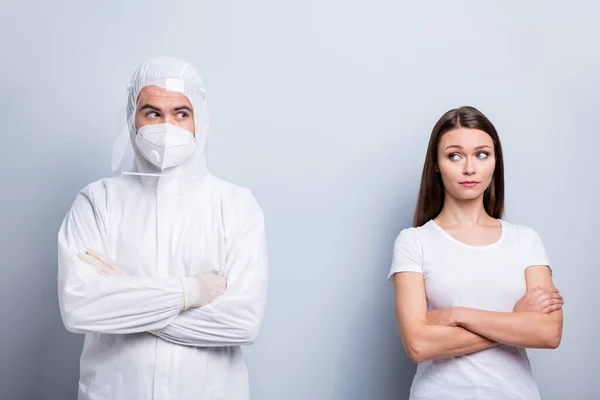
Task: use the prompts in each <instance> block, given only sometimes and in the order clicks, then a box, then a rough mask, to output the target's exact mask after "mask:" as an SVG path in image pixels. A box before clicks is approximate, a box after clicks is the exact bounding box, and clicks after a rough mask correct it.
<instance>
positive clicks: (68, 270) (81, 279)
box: [58, 186, 183, 334]
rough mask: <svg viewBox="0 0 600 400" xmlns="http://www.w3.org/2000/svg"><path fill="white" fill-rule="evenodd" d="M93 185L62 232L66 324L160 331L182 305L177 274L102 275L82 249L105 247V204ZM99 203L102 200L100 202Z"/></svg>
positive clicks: (80, 328)
mask: <svg viewBox="0 0 600 400" xmlns="http://www.w3.org/2000/svg"><path fill="white" fill-rule="evenodd" d="M95 197H96V198H97V199H95V198H94V191H93V190H90V187H89V186H88V188H86V189H84V190H82V191H81V192H80V193H79V194H78V195H77V197H76V199H75V201H74V203H73V206H72V207H71V210H70V211H69V213H68V214H67V216H66V217H65V219H64V221H63V224H62V226H61V229H60V232H59V235H58V298H59V305H60V312H61V316H62V319H63V322H64V324H65V327H66V328H67V330H69V331H70V332H74V333H89V332H98V333H112V334H129V333H138V332H145V331H149V330H158V329H161V328H163V327H165V326H166V325H168V324H169V323H171V322H172V321H173V320H174V319H175V318H176V317H177V315H178V314H179V312H180V311H181V309H182V303H183V288H182V285H181V282H180V280H179V279H177V278H173V279H154V278H142V277H121V276H119V277H103V276H100V275H98V273H97V272H96V270H95V269H94V268H93V267H92V266H90V265H88V264H87V263H85V262H83V261H81V260H80V259H79V258H78V253H80V252H85V251H86V249H88V248H94V249H97V250H99V251H101V252H102V253H103V254H109V252H108V251H107V246H106V224H105V220H106V212H103V211H101V210H106V207H103V206H102V199H101V198H102V195H101V194H99V193H98V191H96V196H95ZM98 203H100V204H98Z"/></svg>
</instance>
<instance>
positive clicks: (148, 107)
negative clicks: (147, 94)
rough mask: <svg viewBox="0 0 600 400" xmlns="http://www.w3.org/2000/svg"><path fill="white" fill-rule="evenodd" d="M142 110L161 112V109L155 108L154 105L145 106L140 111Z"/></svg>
mask: <svg viewBox="0 0 600 400" xmlns="http://www.w3.org/2000/svg"><path fill="white" fill-rule="evenodd" d="M142 110H154V111H160V108H158V107H156V106H153V105H152V104H144V105H143V106H141V107H140V109H139V111H142Z"/></svg>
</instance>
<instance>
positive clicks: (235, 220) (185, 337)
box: [157, 190, 267, 347]
mask: <svg viewBox="0 0 600 400" xmlns="http://www.w3.org/2000/svg"><path fill="white" fill-rule="evenodd" d="M223 217H224V221H225V225H226V226H225V229H226V232H227V235H228V236H229V239H228V242H229V243H228V248H227V255H226V262H225V271H224V276H225V278H226V279H227V290H226V291H225V294H223V295H221V296H219V297H217V298H216V299H215V300H214V301H213V302H212V303H210V304H208V305H206V306H203V307H199V308H194V309H190V310H187V311H184V312H182V313H180V314H179V316H178V317H177V318H176V319H175V320H174V321H173V322H171V323H170V324H169V325H168V326H166V327H165V328H164V329H162V330H160V332H158V333H157V334H158V336H159V337H161V338H162V339H164V340H166V341H169V342H172V343H176V344H180V345H186V346H198V347H220V346H237V345H245V344H251V343H253V342H254V341H255V340H256V338H257V336H258V332H259V329H260V326H261V323H262V319H263V314H264V310H265V303H266V296H267V249H266V238H265V226H264V217H263V213H262V210H261V209H260V207H259V206H258V204H257V203H256V200H254V197H253V196H252V194H251V193H250V191H249V190H244V192H243V194H242V195H241V196H240V198H239V199H238V201H236V202H234V204H233V205H232V206H231V207H229V210H224V216H223Z"/></svg>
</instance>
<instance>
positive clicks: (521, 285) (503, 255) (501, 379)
mask: <svg viewBox="0 0 600 400" xmlns="http://www.w3.org/2000/svg"><path fill="white" fill-rule="evenodd" d="M500 222H501V225H502V234H501V236H500V239H498V241H496V242H495V243H493V244H491V245H488V246H470V245H467V244H465V243H462V242H460V241H458V240H456V239H454V238H453V237H452V236H451V235H450V234H448V233H447V232H446V231H444V230H443V229H442V228H441V227H440V226H439V225H437V224H436V223H435V222H434V221H429V222H427V223H426V224H425V225H423V226H421V227H418V228H408V229H404V230H403V231H402V232H400V235H399V236H398V238H397V239H396V242H395V244H394V257H393V261H392V268H391V270H390V274H389V276H388V278H390V279H391V277H392V275H394V274H395V273H397V272H403V271H413V272H419V273H422V274H423V276H424V278H425V290H426V295H427V306H428V309H429V310H436V309H442V308H449V307H453V306H463V307H470V308H477V309H481V310H489V311H504V312H511V311H512V309H513V307H514V305H515V303H516V302H517V300H518V299H519V298H520V297H522V296H523V295H524V294H525V291H526V284H525V272H524V271H525V269H526V268H527V267H529V266H532V265H550V264H549V262H548V257H547V255H546V251H545V249H544V246H543V244H542V242H541V240H540V238H539V236H538V235H537V233H536V232H535V231H534V230H533V229H531V228H527V227H525V226H520V225H514V224H511V223H508V222H506V221H500ZM539 398H540V395H539V392H538V388H537V384H536V382H535V379H534V377H533V374H532V371H531V366H530V364H529V359H528V357H527V352H526V350H525V349H524V348H518V347H513V346H507V345H499V346H496V347H493V348H490V349H487V350H482V351H479V352H476V353H472V354H468V355H464V356H459V357H450V358H443V359H437V360H427V361H425V362H422V363H420V364H419V365H418V367H417V372H416V375H415V377H414V380H413V383H412V387H411V395H410V399H411V400H454V399H456V400H471V399H472V400H513V399H514V400H516V399H519V400H533V399H539Z"/></svg>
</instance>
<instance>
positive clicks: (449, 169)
mask: <svg viewBox="0 0 600 400" xmlns="http://www.w3.org/2000/svg"><path fill="white" fill-rule="evenodd" d="M494 154H495V152H494V142H493V141H492V138H491V137H490V135H488V134H487V133H486V132H484V131H482V130H479V129H469V128H458V129H453V130H451V131H448V132H446V133H444V134H443V135H442V138H441V140H440V143H439V145H438V154H437V160H438V168H439V172H440V174H441V176H442V181H443V183H444V189H445V192H446V195H450V196H452V197H454V198H455V199H457V200H472V199H476V198H478V197H480V196H483V193H484V192H485V190H486V189H487V188H488V186H489V185H490V182H491V181H492V177H493V176H494V168H495V166H496V157H495V155H494Z"/></svg>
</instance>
